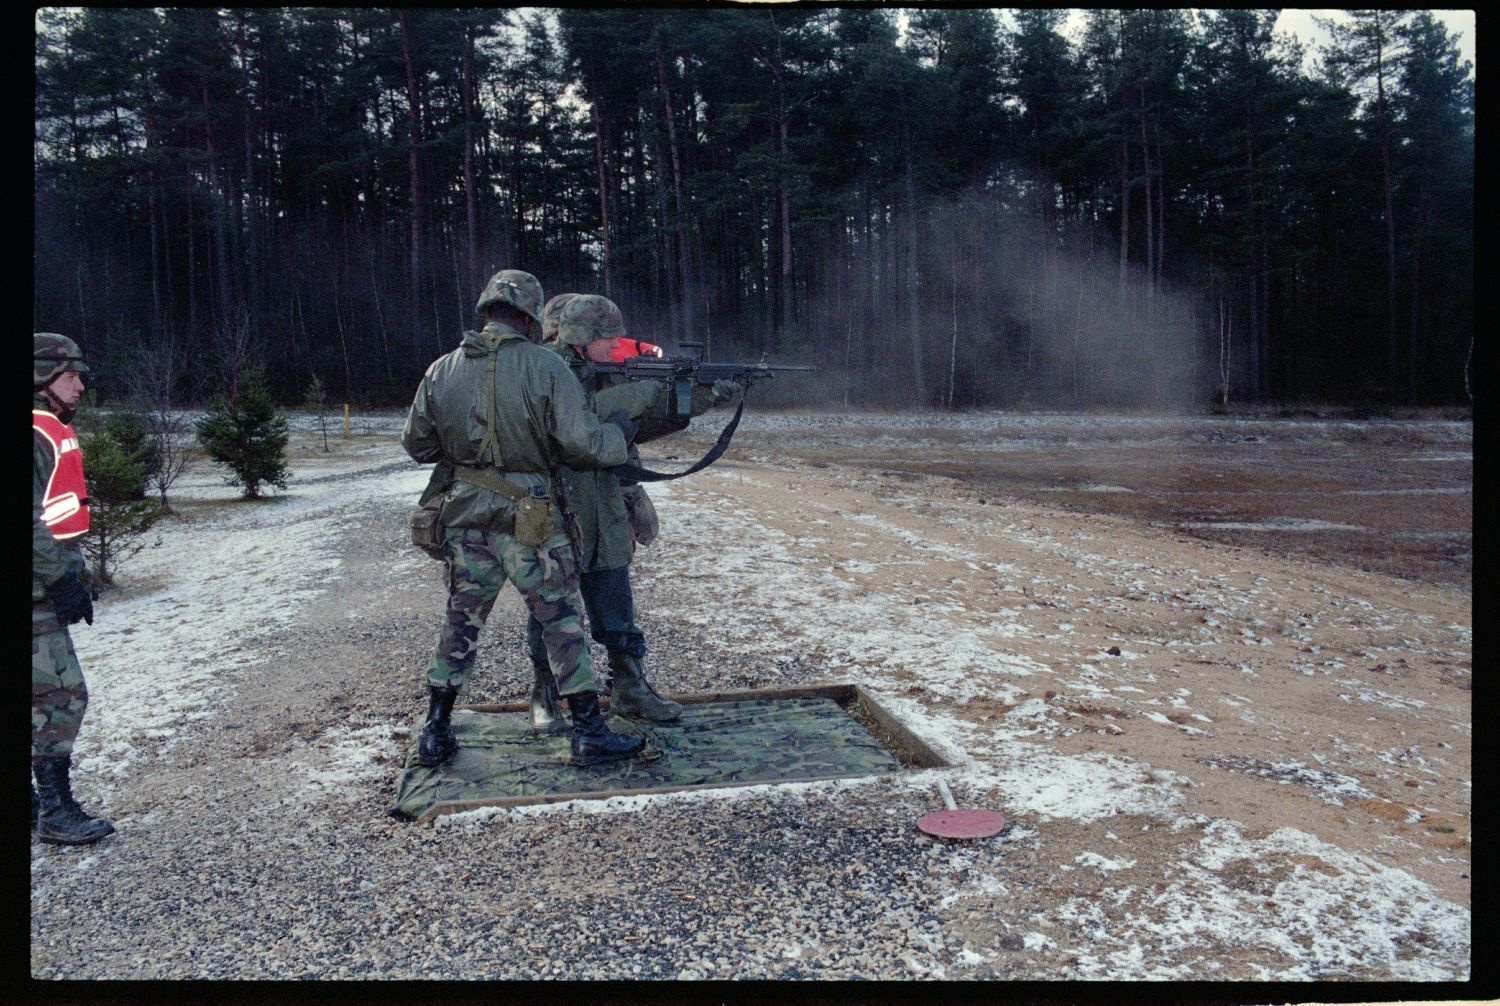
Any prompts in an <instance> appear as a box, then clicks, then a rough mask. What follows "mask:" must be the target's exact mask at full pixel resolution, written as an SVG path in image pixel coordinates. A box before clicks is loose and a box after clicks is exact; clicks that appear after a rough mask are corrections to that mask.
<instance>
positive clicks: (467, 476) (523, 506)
mask: <svg viewBox="0 0 1500 1006" xmlns="http://www.w3.org/2000/svg"><path fill="white" fill-rule="evenodd" d="M453 477H454V478H455V479H457V480H458V481H460V482H466V483H468V484H469V485H471V486H479V487H480V488H481V489H488V490H490V492H495V493H499V494H500V495H501V496H504V497H506V498H507V499H509V500H510V501H511V502H513V503H515V505H516V524H515V529H514V531H512V534H514V535H515V538H516V541H518V542H520V543H521V544H522V545H525V546H526V547H527V548H536V547H538V546H539V545H541V544H542V543H544V542H545V541H546V540H547V539H548V538H550V537H552V529H553V528H554V527H555V526H556V523H555V521H556V508H555V507H554V505H553V503H552V497H550V496H548V495H546V493H545V492H544V491H543V490H542V488H541V487H540V486H538V487H536V488H534V489H532V490H531V491H530V492H527V491H526V490H525V489H523V488H521V487H520V486H518V485H516V484H515V483H514V482H512V481H511V480H510V479H508V478H505V477H504V476H503V475H501V474H500V473H499V472H497V471H495V470H494V469H493V468H471V467H469V466H467V465H459V466H457V468H456V470H455V472H454V475H453Z"/></svg>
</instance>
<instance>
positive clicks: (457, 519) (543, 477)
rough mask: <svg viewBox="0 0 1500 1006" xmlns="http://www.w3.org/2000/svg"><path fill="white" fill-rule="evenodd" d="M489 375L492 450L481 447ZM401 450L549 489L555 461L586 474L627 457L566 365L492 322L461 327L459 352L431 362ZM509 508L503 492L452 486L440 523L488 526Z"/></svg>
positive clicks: (502, 517) (419, 459)
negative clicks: (472, 328)
mask: <svg viewBox="0 0 1500 1006" xmlns="http://www.w3.org/2000/svg"><path fill="white" fill-rule="evenodd" d="M492 368H493V369H492ZM491 373H493V374H494V403H495V406H494V408H495V447H496V448H497V449H498V450H496V451H492V450H490V449H489V448H488V446H487V445H486V444H485V434H486V432H487V431H488V429H489V418H488V416H489V402H490V395H489V390H490V384H489V381H490V374H491ZM401 446H402V447H404V448H405V449H406V453H407V454H409V455H411V457H412V459H413V460H414V461H417V462H419V463H422V464H432V463H436V462H443V461H447V462H449V463H450V464H455V465H474V466H483V465H486V464H489V465H492V467H493V468H494V469H495V470H498V471H500V472H501V473H502V474H504V476H505V477H506V478H507V479H509V480H510V481H512V482H514V483H516V484H517V485H519V486H521V487H522V488H526V489H529V488H531V487H532V486H543V487H547V488H548V489H549V491H550V487H551V479H550V477H549V476H548V470H549V462H550V461H551V460H554V459H555V460H556V461H557V462H558V463H559V464H560V465H565V466H566V467H567V468H570V469H574V470H588V469H593V468H608V467H611V466H613V465H619V464H624V463H625V461H626V459H627V456H628V455H627V452H626V447H625V438H624V437H623V436H622V435H621V433H620V430H619V429H618V428H617V427H615V426H614V425H612V424H609V423H600V422H599V419H598V417H597V416H596V415H595V414H594V412H593V410H592V409H591V408H590V407H589V402H588V399H587V397H586V396H585V395H584V393H583V389H582V388H581V387H580V386H579V384H578V380H577V378H575V377H574V376H573V373H572V371H570V370H569V369H568V365H567V364H566V363H564V362H563V361H562V360H561V359H560V358H559V357H558V356H557V354H556V353H553V352H552V351H551V350H547V349H543V348H542V347H540V346H537V345H534V344H533V343H532V342H531V341H530V340H528V339H527V338H526V337H525V336H524V335H522V334H521V333H520V332H517V331H516V330H515V329H513V328H510V327H509V326H507V325H502V324H500V323H498V322H490V323H489V324H488V325H486V326H485V327H484V330H483V331H481V332H465V333H464V337H463V341H462V343H461V344H460V345H459V347H458V348H457V349H455V350H453V352H451V353H448V354H446V355H444V356H441V357H439V358H438V359H437V360H435V361H433V363H432V366H430V367H428V368H427V373H426V374H425V375H423V377H422V383H421V384H420V385H419V386H418V387H417V393H416V396H415V398H413V400H412V403H411V409H410V410H409V411H408V412H407V415H406V426H405V428H404V429H403V430H402V432H401ZM514 512H515V505H514V504H513V503H512V502H511V501H510V500H509V499H508V498H506V497H505V496H502V495H500V494H498V493H495V492H491V491H490V490H488V489H484V488H481V487H479V486H473V485H469V484H467V483H462V482H455V483H453V484H452V486H451V487H450V488H449V489H448V490H447V493H446V494H445V496H444V502H443V507H442V520H443V524H444V525H446V526H447V527H450V528H465V527H467V528H479V529H483V530H491V529H494V528H496V527H497V526H503V524H504V523H505V519H506V518H510V517H512V516H513V515H514ZM497 518H498V521H497Z"/></svg>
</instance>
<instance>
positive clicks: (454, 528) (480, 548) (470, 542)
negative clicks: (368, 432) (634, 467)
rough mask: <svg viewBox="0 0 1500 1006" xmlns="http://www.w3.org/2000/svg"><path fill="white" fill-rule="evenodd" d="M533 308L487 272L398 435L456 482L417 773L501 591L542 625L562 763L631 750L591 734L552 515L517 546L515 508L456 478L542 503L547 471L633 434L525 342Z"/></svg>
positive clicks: (580, 465) (560, 537)
mask: <svg viewBox="0 0 1500 1006" xmlns="http://www.w3.org/2000/svg"><path fill="white" fill-rule="evenodd" d="M541 308H542V287H541V284H540V283H538V282H537V280H536V277H534V276H532V275H531V274H530V273H526V272H521V271H520V270H516V269H506V270H502V271H501V272H498V273H496V274H495V275H494V277H493V278H491V279H490V282H489V285H488V286H486V287H485V290H484V293H483V294H481V295H480V297H479V303H478V306H477V307H476V311H477V313H478V314H479V315H480V317H481V318H483V319H485V325H484V327H483V329H482V330H481V331H479V332H466V333H464V337H463V341H462V343H461V344H460V345H459V347H458V348H457V349H455V350H453V351H452V352H450V353H448V354H446V355H445V356H442V357H439V358H438V359H437V360H436V361H434V362H433V364H432V365H431V366H430V367H428V368H427V373H426V374H425V375H424V376H423V378H422V383H421V385H420V386H419V387H418V388H417V393H416V397H415V398H414V400H413V401H412V405H411V410H410V411H409V412H408V414H407V417H406V426H405V429H404V430H403V431H402V434H401V443H402V446H403V447H405V448H406V452H407V453H408V454H410V455H411V457H412V458H413V459H415V460H416V461H418V462H422V463H432V462H438V463H439V466H440V469H441V466H442V465H444V464H446V465H450V466H456V468H457V471H458V480H457V481H454V482H451V484H449V485H445V486H443V487H442V488H443V489H444V490H445V492H444V495H443V502H442V523H443V525H444V528H445V531H444V544H443V551H444V555H445V558H446V567H447V576H448V605H447V621H446V624H445V626H444V627H443V630H442V632H441V634H440V635H439V636H438V641H437V645H436V647H435V648H434V650H433V654H432V659H431V660H430V661H429V662H428V665H427V685H428V689H429V702H428V711H427V723H426V725H425V726H424V727H423V730H422V735H421V737H420V739H419V741H418V746H417V761H418V763H419V764H422V765H427V766H432V765H439V764H442V763H443V762H445V761H447V760H448V759H449V758H450V757H452V755H453V753H454V751H456V750H457V746H458V745H457V741H456V740H455V738H454V736H453V730H452V726H451V723H450V721H449V715H450V713H451V712H452V709H453V702H454V699H455V698H456V697H457V695H458V692H459V689H460V688H462V687H463V685H464V684H465V683H466V681H467V680H468V676H469V672H470V668H471V666H472V664H473V660H474V651H475V648H476V646H477V645H478V639H479V630H480V629H481V628H482V627H483V625H484V622H485V620H486V619H487V618H488V617H489V613H490V609H491V607H493V605H494V602H495V597H496V596H497V595H498V594H499V592H500V589H501V587H503V586H504V584H505V581H506V580H509V581H510V582H511V583H513V584H515V587H516V590H517V591H518V592H519V593H520V595H521V598H522V600H523V601H525V603H526V607H527V609H528V610H529V611H530V612H531V615H532V617H533V618H535V619H536V620H537V622H538V623H539V625H540V626H541V635H542V640H543V651H544V656H545V659H546V661H547V663H548V667H549V669H550V671H551V672H552V674H553V675H554V676H555V678H556V681H557V685H558V690H559V692H560V693H561V695H562V696H564V697H565V698H566V699H567V702H568V710H569V712H570V713H571V715H572V720H573V738H572V749H573V757H574V761H575V762H576V763H578V764H594V763H597V762H603V761H615V760H620V759H623V758H629V757H632V756H633V755H635V754H637V753H639V752H640V750H641V748H642V746H643V744H644V741H643V740H642V739H641V738H640V737H626V736H622V735H620V734H616V733H614V732H612V731H610V730H609V729H608V728H607V727H606V726H605V725H604V720H603V718H602V716H601V714H600V711H599V702H598V685H597V682H596V678H595V675H594V668H593V664H592V663H591V662H590V660H589V654H588V643H587V640H586V639H585V638H584V634H583V625H582V618H581V605H580V604H579V602H578V563H577V559H576V558H575V556H574V554H573V546H572V544H571V542H570V541H569V539H568V536H567V533H566V532H565V531H564V530H563V528H562V527H561V523H560V521H558V520H556V519H555V516H554V521H553V526H552V530H551V534H550V535H549V536H548V537H547V538H546V540H545V541H543V542H542V544H540V545H537V546H528V545H525V544H522V543H521V541H519V540H518V539H517V537H516V533H515V519H516V513H517V505H516V504H515V503H514V502H513V501H512V500H511V499H510V498H508V497H507V496H505V495H503V494H502V493H501V492H498V491H495V490H492V489H490V488H486V487H485V486H484V485H476V484H473V483H471V482H468V481H465V480H464V475H465V474H466V473H471V472H477V473H478V477H479V478H480V479H481V481H484V480H486V479H492V478H494V477H495V476H497V475H498V476H500V477H501V478H503V479H505V480H508V481H509V482H511V483H514V484H515V485H516V486H518V487H520V489H521V490H523V491H526V492H530V493H531V494H532V495H533V496H539V497H540V496H546V495H549V494H550V492H551V478H550V475H549V471H550V469H551V468H552V467H553V465H554V464H558V463H565V464H567V465H568V466H569V467H570V468H574V469H578V470H587V469H592V468H599V467H607V466H612V465H619V464H622V463H624V461H625V460H626V457H627V450H626V445H627V444H628V443H629V442H630V439H631V437H633V436H634V435H635V429H636V424H635V423H633V422H631V421H630V420H629V419H628V418H627V417H626V416H624V415H623V414H621V415H618V416H611V417H610V419H609V420H608V421H606V422H603V423H601V422H600V421H599V420H598V418H597V417H596V416H595V415H594V413H593V411H592V410H590V409H589V408H588V403H587V401H586V400H585V398H584V395H583V392H582V390H581V389H580V388H579V386H578V382H577V381H576V380H575V379H574V378H573V375H572V374H571V373H570V372H569V370H568V368H567V366H566V365H565V364H564V363H563V362H562V361H561V360H559V359H558V358H557V355H556V354H555V353H552V352H549V351H548V350H545V349H542V348H541V347H540V346H538V345H536V344H535V343H533V342H532V341H531V339H532V337H533V336H534V335H535V334H536V332H537V322H538V318H539V314H540V312H541ZM502 488H503V487H502Z"/></svg>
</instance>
